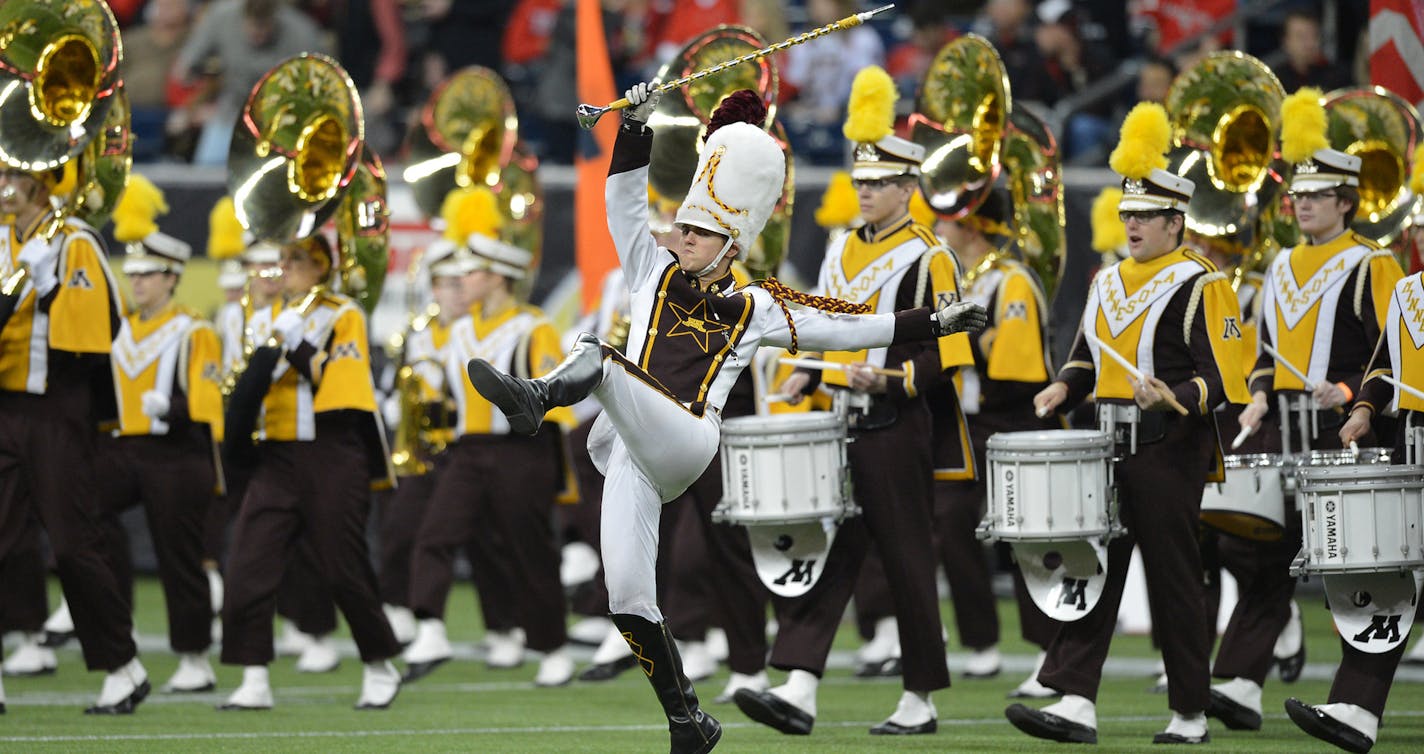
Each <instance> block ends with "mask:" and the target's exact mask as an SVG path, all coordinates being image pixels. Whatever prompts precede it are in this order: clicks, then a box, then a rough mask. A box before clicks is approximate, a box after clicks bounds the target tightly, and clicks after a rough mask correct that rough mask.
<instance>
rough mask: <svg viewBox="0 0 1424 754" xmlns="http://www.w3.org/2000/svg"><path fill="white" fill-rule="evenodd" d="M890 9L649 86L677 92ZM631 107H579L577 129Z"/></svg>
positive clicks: (857, 16) (621, 101)
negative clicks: (707, 78)
mask: <svg viewBox="0 0 1424 754" xmlns="http://www.w3.org/2000/svg"><path fill="white" fill-rule="evenodd" d="M894 7H895V4H894V3H891V4H889V5H882V6H880V7H879V8H876V9H875V10H869V11H866V12H864V13H856V14H854V15H851V16H846V17H845V18H842V19H841V20H839V21H835V22H832V23H829V24H826V25H825V26H822V27H820V28H819V29H812V30H811V31H808V32H806V33H804V34H799V35H797V36H794V37H790V38H787V39H784V40H782V41H780V42H777V43H776V44H774V45H770V46H767V47H763V48H761V49H760V50H754V51H752V52H749V53H747V54H745V55H742V56H741V57H737V58H733V59H732V60H728V61H725V62H722V63H718V64H717V65H714V66H712V67H711V68H704V69H702V70H700V71H698V72H696V73H692V74H688V75H686V76H683V77H682V78H678V79H674V80H672V81H669V82H667V83H663V84H658V85H657V86H655V87H653V91H654V92H656V93H658V94H661V93H663V92H666V91H670V90H673V89H678V88H681V87H684V86H687V85H688V84H691V83H692V82H694V81H697V80H698V79H703V78H706V77H708V76H713V75H716V74H718V73H721V72H722V71H725V70H727V69H728V68H734V67H736V66H739V65H741V64H742V63H750V62H751V61H753V60H758V59H760V58H764V57H766V56H767V55H771V54H773V53H777V52H781V51H782V50H785V49H786V48H788V47H795V46H796V45H799V44H803V43H805V42H810V41H811V40H813V39H816V38H818V37H823V36H825V35H827V34H830V33H831V32H836V31H844V30H846V29H852V28H855V27H857V26H860V25H861V24H863V23H865V22H866V21H869V20H870V19H871V18H872V17H874V16H877V15H879V14H881V13H884V12H885V11H887V10H890V9H891V8H894ZM632 104H633V103H631V102H629V101H628V99H627V98H626V97H624V98H622V99H618V100H615V101H613V102H610V103H608V104H607V105H604V106H602V107H599V106H597V105H589V104H582V105H579V106H578V110H577V113H576V114H577V116H578V123H579V126H580V127H581V128H583V129H584V130H585V131H587V130H589V129H591V128H593V126H594V124H596V123H598V119H599V118H602V117H603V114H604V113H606V112H608V111H610V110H622V109H624V108H627V107H629V106H630V105H632Z"/></svg>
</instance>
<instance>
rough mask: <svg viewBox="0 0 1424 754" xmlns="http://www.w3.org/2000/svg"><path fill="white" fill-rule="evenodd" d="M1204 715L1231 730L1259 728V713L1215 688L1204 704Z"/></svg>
mask: <svg viewBox="0 0 1424 754" xmlns="http://www.w3.org/2000/svg"><path fill="white" fill-rule="evenodd" d="M1206 716H1207V717H1214V718H1216V719H1218V720H1220V721H1221V722H1222V724H1224V725H1225V726H1226V727H1228V728H1230V729H1232V730H1260V729H1261V713H1259V712H1257V711H1256V710H1253V709H1251V708H1250V707H1247V706H1246V705H1244V704H1241V703H1239V702H1237V701H1236V700H1235V699H1232V698H1231V697H1229V696H1227V695H1225V694H1223V693H1221V692H1220V691H1217V690H1216V689H1212V690H1211V699H1210V701H1208V702H1207V705H1206Z"/></svg>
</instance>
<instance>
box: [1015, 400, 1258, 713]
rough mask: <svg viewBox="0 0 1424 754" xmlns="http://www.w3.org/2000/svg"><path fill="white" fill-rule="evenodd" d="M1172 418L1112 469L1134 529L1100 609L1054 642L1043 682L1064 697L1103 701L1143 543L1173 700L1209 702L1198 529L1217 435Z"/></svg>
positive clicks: (1178, 704) (1112, 565) (1126, 521)
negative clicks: (1131, 566)
mask: <svg viewBox="0 0 1424 754" xmlns="http://www.w3.org/2000/svg"><path fill="white" fill-rule="evenodd" d="M1166 422H1167V433H1166V436H1165V437H1164V438H1163V439H1162V440H1161V441H1160V442H1156V443H1152V444H1147V445H1141V446H1139V447H1138V451H1137V454H1136V455H1131V456H1127V457H1126V458H1125V459H1123V460H1122V461H1120V462H1118V464H1117V465H1116V467H1115V468H1114V474H1115V476H1116V480H1117V485H1118V501H1119V504H1120V509H1119V510H1120V514H1121V519H1122V523H1123V525H1124V526H1126V527H1127V530H1128V533H1127V534H1126V535H1125V536H1122V537H1118V538H1117V539H1114V540H1113V541H1112V542H1111V544H1109V545H1108V568H1107V583H1106V584H1105V585H1104V587H1103V593H1102V596H1101V598H1100V599H1099V601H1098V604H1097V606H1095V607H1094V608H1093V610H1092V611H1091V612H1089V613H1088V614H1087V615H1086V616H1084V617H1082V618H1080V619H1078V620H1076V621H1072V622H1068V623H1063V624H1062V625H1061V627H1060V628H1059V630H1058V634H1057V636H1055V637H1054V639H1053V641H1052V642H1051V643H1050V644H1049V645H1048V659H1047V660H1046V661H1045V662H1044V665H1043V669H1042V670H1041V671H1040V672H1039V674H1038V680H1039V682H1040V683H1042V684H1043V685H1045V686H1048V687H1049V688H1053V689H1057V690H1059V691H1061V692H1063V693H1064V694H1074V695H1077V696H1082V697H1086V698H1088V699H1092V700H1096V699H1097V696H1098V685H1099V683H1100V682H1101V680H1102V672H1103V662H1104V660H1106V659H1107V654H1108V647H1109V646H1110V645H1111V643H1112V636H1113V630H1114V628H1116V626H1117V611H1118V605H1119V603H1121V602H1122V592H1123V585H1124V583H1125V582H1126V580H1127V566H1128V561H1129V560H1130V559H1131V557H1132V547H1133V545H1134V544H1137V545H1139V546H1140V547H1141V550H1142V561H1143V566H1144V570H1145V571H1146V576H1147V591H1148V594H1149V597H1150V601H1151V604H1152V618H1153V623H1154V625H1156V626H1158V627H1159V632H1158V636H1159V638H1160V641H1161V643H1162V659H1163V661H1164V662H1165V663H1166V665H1167V679H1168V684H1167V698H1168V706H1169V707H1171V708H1172V710H1174V711H1176V712H1180V713H1182V714H1188V715H1189V714H1195V713H1198V712H1202V711H1204V710H1205V709H1206V705H1207V696H1208V691H1209V686H1210V676H1209V673H1208V666H1207V663H1208V660H1209V659H1210V654H1211V646H1210V637H1209V634H1208V623H1209V620H1208V618H1207V612H1206V599H1205V596H1204V594H1203V590H1202V581H1201V575H1202V566H1201V551H1200V549H1199V548H1198V545H1197V538H1196V531H1197V526H1198V525H1199V518H1200V515H1201V492H1202V488H1203V486H1204V485H1205V484H1206V476H1207V473H1208V471H1209V467H1210V464H1211V455H1212V451H1213V446H1214V445H1215V441H1214V438H1213V436H1212V432H1211V428H1210V426H1209V425H1208V424H1207V423H1206V422H1204V421H1202V420H1201V419H1197V418H1178V417H1176V416H1175V415H1173V416H1170V417H1168V418H1167V419H1166ZM1119 450H1121V449H1119ZM1272 641H1274V636H1273V637H1272Z"/></svg>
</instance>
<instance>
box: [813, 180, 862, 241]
mask: <svg viewBox="0 0 1424 754" xmlns="http://www.w3.org/2000/svg"><path fill="white" fill-rule="evenodd" d="M859 216H860V198H859V197H858V196H857V195H856V191H855V186H854V185H853V184H852V183H851V180H850V173H847V172H845V171H844V170H837V171H836V172H835V173H833V174H832V175H831V182H830V183H829V184H827V185H826V193H824V194H821V206H819V207H817V208H816V224H817V225H819V226H821V227H822V228H844V227H846V226H847V225H850V224H851V223H852V222H854V221H855V218H857V217H859Z"/></svg>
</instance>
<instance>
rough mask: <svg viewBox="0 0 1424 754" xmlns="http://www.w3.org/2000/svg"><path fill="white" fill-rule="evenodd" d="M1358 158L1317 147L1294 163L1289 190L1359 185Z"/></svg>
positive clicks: (1321, 189) (1313, 189)
mask: <svg viewBox="0 0 1424 754" xmlns="http://www.w3.org/2000/svg"><path fill="white" fill-rule="evenodd" d="M1360 164H1361V161H1360V158H1358V157H1356V156H1354V155H1352V154H1346V153H1344V152H1341V151H1338V150H1335V149H1317V150H1315V153H1314V154H1312V155H1311V156H1310V159H1307V160H1305V161H1304V162H1298V163H1296V165H1295V172H1294V173H1293V174H1292V175H1291V182H1290V190H1291V191H1324V190H1325V189H1332V188H1335V187H1337V186H1359V185H1360Z"/></svg>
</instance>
